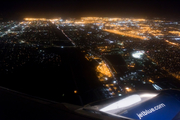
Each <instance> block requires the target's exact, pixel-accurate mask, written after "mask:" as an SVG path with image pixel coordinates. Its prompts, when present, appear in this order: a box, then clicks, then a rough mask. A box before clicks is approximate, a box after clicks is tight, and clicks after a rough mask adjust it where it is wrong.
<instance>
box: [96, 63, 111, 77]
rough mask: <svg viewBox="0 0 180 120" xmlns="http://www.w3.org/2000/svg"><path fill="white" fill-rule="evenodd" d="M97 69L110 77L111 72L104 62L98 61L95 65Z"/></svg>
mask: <svg viewBox="0 0 180 120" xmlns="http://www.w3.org/2000/svg"><path fill="white" fill-rule="evenodd" d="M97 71H98V72H100V73H102V74H104V75H106V76H108V77H111V76H112V74H111V72H110V70H109V69H108V67H107V66H106V64H105V63H104V62H102V63H100V64H99V65H98V66H97Z"/></svg>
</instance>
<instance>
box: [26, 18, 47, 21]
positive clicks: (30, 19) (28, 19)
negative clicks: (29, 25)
mask: <svg viewBox="0 0 180 120" xmlns="http://www.w3.org/2000/svg"><path fill="white" fill-rule="evenodd" d="M24 20H27V21H35V20H42V21H46V20H47V19H46V18H24Z"/></svg>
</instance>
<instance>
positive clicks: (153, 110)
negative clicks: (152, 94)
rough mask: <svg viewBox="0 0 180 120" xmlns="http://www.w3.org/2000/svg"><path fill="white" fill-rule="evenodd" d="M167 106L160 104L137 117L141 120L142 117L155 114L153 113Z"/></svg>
mask: <svg viewBox="0 0 180 120" xmlns="http://www.w3.org/2000/svg"><path fill="white" fill-rule="evenodd" d="M165 106H166V105H165V104H164V103H161V104H159V105H157V106H155V107H153V108H150V109H148V110H144V111H142V112H141V113H139V114H137V113H136V115H137V116H138V117H139V119H141V118H142V117H144V116H146V115H148V114H150V113H153V112H155V111H157V110H159V109H161V108H163V107H165Z"/></svg>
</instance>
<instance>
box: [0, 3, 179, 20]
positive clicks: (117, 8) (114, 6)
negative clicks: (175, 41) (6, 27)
mask: <svg viewBox="0 0 180 120" xmlns="http://www.w3.org/2000/svg"><path fill="white" fill-rule="evenodd" d="M1 4H2V7H1V8H0V11H1V12H0V17H3V18H4V19H22V18H25V17H45V18H56V17H63V18H67V17H74V18H79V17H83V16H84V17H87V16H95V17H97V16H100V17H138V18H146V17H172V18H177V17H179V13H178V12H179V11H180V8H179V7H178V4H179V2H178V1H169V2H167V1H165V2H164V1H161V0H159V1H154V0H153V1H142V0H137V1H133V0H128V1H125V0H121V1H117V0H114V1H110V0H106V1H102V0H99V1H95V0H91V1H82V0H67V1H65V0H62V1H47V0H46V1H36V2H35V1H26V2H18V1H15V2H14V1H13V2H8V1H6V2H1Z"/></svg>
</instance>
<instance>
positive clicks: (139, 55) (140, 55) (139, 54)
mask: <svg viewBox="0 0 180 120" xmlns="http://www.w3.org/2000/svg"><path fill="white" fill-rule="evenodd" d="M143 54H144V51H136V52H134V53H133V54H132V56H133V57H134V58H141V57H142V55H143Z"/></svg>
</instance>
